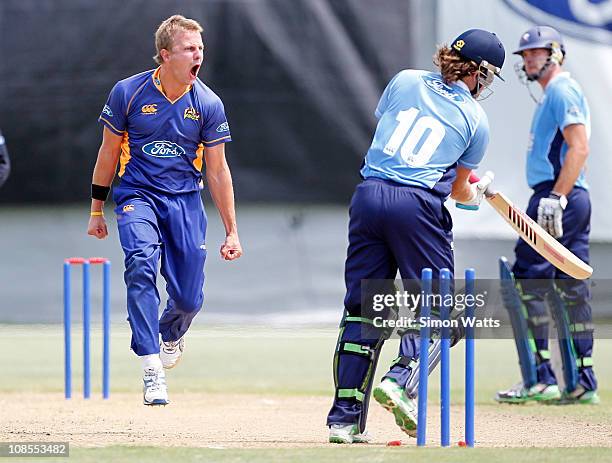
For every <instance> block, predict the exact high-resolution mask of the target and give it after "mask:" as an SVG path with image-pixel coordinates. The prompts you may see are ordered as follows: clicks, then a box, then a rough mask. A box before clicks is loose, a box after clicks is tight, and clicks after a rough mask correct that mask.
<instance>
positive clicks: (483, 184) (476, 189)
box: [455, 171, 495, 211]
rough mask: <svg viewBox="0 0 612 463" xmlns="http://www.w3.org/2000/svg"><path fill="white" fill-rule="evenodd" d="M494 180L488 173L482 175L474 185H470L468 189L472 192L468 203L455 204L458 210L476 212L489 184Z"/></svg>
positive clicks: (490, 173) (492, 175)
mask: <svg viewBox="0 0 612 463" xmlns="http://www.w3.org/2000/svg"><path fill="white" fill-rule="evenodd" d="M494 178H495V174H493V172H491V171H489V172H487V173H485V174H484V175H483V177H482V178H481V179H480V180H478V182H476V183H472V184H471V185H470V188H471V190H472V197H471V198H470V199H469V200H468V201H464V202H462V203H455V205H456V206H457V207H458V208H459V209H466V210H468V211H477V210H478V208H479V207H480V203H481V202H482V198H484V197H485V194H486V193H487V190H488V188H489V186H490V185H491V182H492V181H493V179H494Z"/></svg>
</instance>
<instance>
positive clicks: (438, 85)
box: [421, 76, 464, 103]
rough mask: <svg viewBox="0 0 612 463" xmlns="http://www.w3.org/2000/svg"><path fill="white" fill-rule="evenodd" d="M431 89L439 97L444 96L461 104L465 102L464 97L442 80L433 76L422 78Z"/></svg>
mask: <svg viewBox="0 0 612 463" xmlns="http://www.w3.org/2000/svg"><path fill="white" fill-rule="evenodd" d="M421 78H422V79H423V81H424V82H425V85H427V86H428V87H429V88H430V89H432V90H433V91H434V92H436V93H437V94H438V95H442V96H443V97H444V98H448V99H449V100H453V101H456V102H458V103H461V102H462V101H464V99H463V97H462V96H461V95H460V94H459V93H457V92H455V91H454V90H453V88H452V87H450V86H448V85H446V84H445V83H444V82H443V81H442V80H441V79H439V78H436V77H431V76H422V77H421Z"/></svg>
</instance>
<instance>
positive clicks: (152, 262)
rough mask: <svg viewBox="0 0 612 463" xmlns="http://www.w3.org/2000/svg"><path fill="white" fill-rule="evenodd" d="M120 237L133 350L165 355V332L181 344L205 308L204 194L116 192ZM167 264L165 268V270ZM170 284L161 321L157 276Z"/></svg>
mask: <svg viewBox="0 0 612 463" xmlns="http://www.w3.org/2000/svg"><path fill="white" fill-rule="evenodd" d="M113 199H114V200H115V202H116V204H117V207H116V209H115V213H116V214H117V226H118V229H119V239H120V241H121V246H122V247H123V252H124V253H125V274H124V280H125V284H126V286H127V310H128V321H129V323H130V327H131V329H132V342H131V347H132V350H133V351H134V352H135V353H136V354H137V355H139V356H141V355H148V354H156V353H159V334H160V333H161V337H162V339H163V340H164V341H176V340H178V339H179V338H180V337H181V336H183V335H184V334H185V332H186V331H187V329H188V328H189V325H190V324H191V322H192V320H193V318H194V317H195V315H196V314H197V313H198V312H199V310H200V309H201V307H202V302H203V300H204V295H203V291H202V287H203V285H204V262H205V260H206V246H205V239H206V214H205V212H204V207H203V205H202V199H201V196H200V192H199V191H195V192H191V193H183V194H164V193H162V192H156V191H143V190H142V189H134V188H130V187H129V186H124V185H120V186H118V187H116V188H114V191H113ZM160 262H161V267H160ZM158 270H160V271H161V274H162V276H163V277H164V279H165V280H166V291H167V292H168V303H167V305H166V309H165V310H164V312H163V314H162V316H161V318H159V304H160V297H159V293H158V291H157V285H156V280H157V272H158Z"/></svg>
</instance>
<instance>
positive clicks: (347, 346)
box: [340, 342, 372, 356]
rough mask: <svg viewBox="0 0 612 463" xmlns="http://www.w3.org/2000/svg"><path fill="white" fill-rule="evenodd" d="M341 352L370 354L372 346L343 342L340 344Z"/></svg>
mask: <svg viewBox="0 0 612 463" xmlns="http://www.w3.org/2000/svg"><path fill="white" fill-rule="evenodd" d="M340 348H341V349H342V351H343V352H352V353H353V354H359V355H367V356H370V355H371V353H372V348H371V347H370V346H362V345H361V344H354V343H352V342H343V343H342V344H341V345H340Z"/></svg>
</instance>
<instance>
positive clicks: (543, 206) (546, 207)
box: [538, 193, 567, 238]
mask: <svg viewBox="0 0 612 463" xmlns="http://www.w3.org/2000/svg"><path fill="white" fill-rule="evenodd" d="M566 206H567V198H566V197H565V195H559V194H557V193H550V195H548V198H542V199H540V202H539V204H538V224H539V225H540V226H541V227H542V228H543V229H544V230H546V231H547V232H548V234H549V235H550V236H552V237H553V238H561V237H562V236H563V211H564V210H565V207H566Z"/></svg>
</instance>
